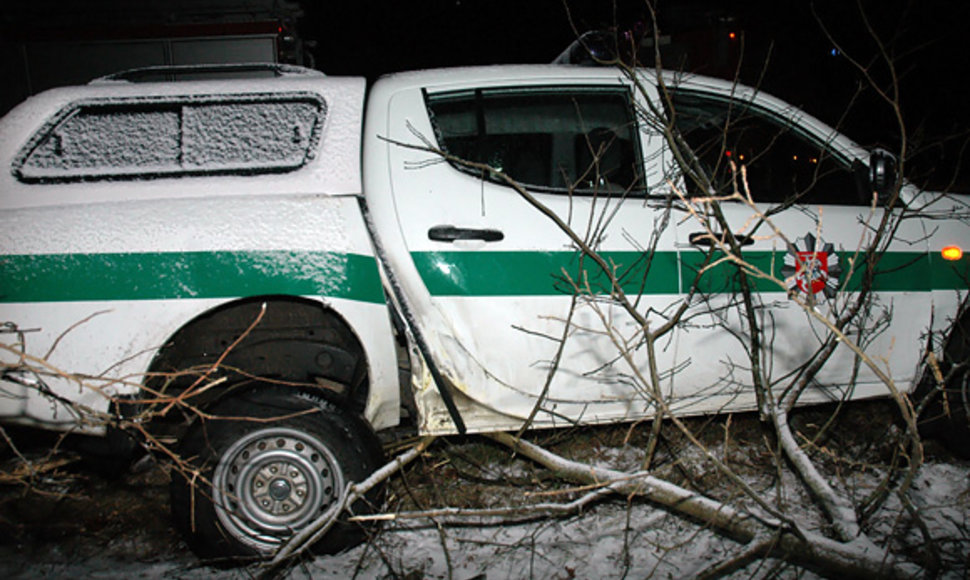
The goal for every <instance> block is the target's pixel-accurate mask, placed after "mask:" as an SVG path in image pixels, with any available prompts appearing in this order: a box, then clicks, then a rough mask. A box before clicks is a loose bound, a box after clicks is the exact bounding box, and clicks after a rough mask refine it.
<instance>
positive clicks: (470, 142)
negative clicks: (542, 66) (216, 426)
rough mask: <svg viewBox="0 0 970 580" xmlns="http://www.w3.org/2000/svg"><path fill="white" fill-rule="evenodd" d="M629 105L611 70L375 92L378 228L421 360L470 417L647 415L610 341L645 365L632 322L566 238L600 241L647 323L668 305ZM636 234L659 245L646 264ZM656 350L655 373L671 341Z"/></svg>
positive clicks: (669, 285) (544, 419) (668, 283)
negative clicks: (381, 101)
mask: <svg viewBox="0 0 970 580" xmlns="http://www.w3.org/2000/svg"><path fill="white" fill-rule="evenodd" d="M560 70H561V69H560ZM373 102H374V101H373V99H372V105H373ZM636 109H637V103H636V102H635V99H634V97H633V94H632V91H631V89H630V87H629V86H628V85H627V84H626V83H625V82H622V81H621V80H619V79H617V78H616V74H615V73H612V76H606V75H597V76H596V78H562V77H561V76H557V77H556V78H552V79H542V78H541V76H540V78H538V80H536V77H532V78H530V80H529V81H523V80H520V79H515V78H488V79H477V80H475V79H473V80H470V81H469V82H467V83H463V82H456V81H453V80H448V81H442V80H440V79H437V80H434V82H426V83H423V84H421V86H420V87H408V88H406V89H402V90H398V91H396V92H395V93H394V94H393V96H392V97H390V99H389V108H388V119H389V120H388V122H387V131H388V138H389V139H388V140H387V141H388V142H389V143H388V145H387V147H386V150H385V151H386V155H387V161H388V172H389V175H390V181H391V189H392V190H393V191H392V195H393V200H394V209H395V218H396V220H395V221H396V225H397V227H398V228H399V233H400V240H401V242H402V246H403V247H396V246H395V244H394V242H393V241H392V242H390V243H387V241H388V239H387V232H385V231H384V230H383V229H382V230H381V236H382V238H384V239H385V245H386V246H390V247H386V248H385V250H386V253H387V256H388V259H389V261H390V262H391V264H392V267H393V268H394V269H395V273H396V274H397V275H398V276H399V277H400V278H401V284H402V286H403V287H404V288H405V290H406V293H407V295H408V299H409V301H410V302H411V306H412V309H413V311H414V312H415V313H416V318H417V320H418V324H419V325H420V326H421V329H422V331H423V333H424V334H425V337H426V339H427V342H428V344H429V347H430V350H431V351H432V352H433V358H434V362H435V363H436V364H437V365H438V367H439V369H440V370H441V371H442V373H443V374H445V375H446V376H447V377H448V378H449V379H450V380H451V381H453V383H454V385H455V386H456V387H457V390H459V391H461V393H462V394H463V395H465V396H467V399H470V400H471V401H473V402H474V403H475V404H476V405H475V407H476V408H478V409H488V410H490V413H492V414H491V415H490V416H489V417H488V418H482V419H479V418H476V417H477V415H476V414H475V413H468V414H467V416H466V417H465V421H466V423H467V424H468V427H469V429H472V430H476V429H494V428H500V427H506V426H513V425H517V424H520V423H521V421H522V420H524V419H526V418H529V417H532V418H533V420H534V422H535V424H536V425H563V424H569V423H570V422H574V421H583V422H593V421H606V420H612V419H616V418H630V417H637V416H642V415H644V414H646V413H649V412H651V411H652V404H651V402H650V397H649V396H647V395H646V394H645V390H644V384H643V382H642V380H641V379H640V378H639V377H638V376H637V372H635V371H634V370H633V367H631V366H630V365H629V364H628V361H627V360H625V358H624V356H623V354H622V353H623V352H627V353H629V357H630V359H629V360H633V361H636V362H637V364H640V365H641V368H645V365H643V362H644V360H643V355H642V334H641V333H640V329H639V328H638V327H637V326H636V325H635V324H633V322H632V320H631V319H630V318H629V317H628V316H626V315H625V314H624V313H623V312H622V311H621V310H620V309H618V308H617V307H616V306H615V305H614V303H613V301H611V300H609V299H608V297H609V295H610V293H611V286H610V282H609V278H608V276H606V275H605V274H604V272H603V270H602V268H600V267H598V266H596V265H595V264H593V263H592V261H591V260H590V259H589V258H588V257H584V255H583V253H582V252H581V251H580V246H581V245H583V244H585V245H588V246H589V247H591V248H593V249H596V250H597V251H600V252H602V255H603V256H604V257H605V258H606V259H607V260H609V268H610V269H611V270H612V272H613V274H614V275H615V276H616V277H617V278H618V279H619V280H620V281H621V284H622V287H623V289H624V290H625V291H626V292H628V293H630V294H631V295H632V296H633V301H634V303H635V304H636V305H637V308H638V309H639V311H641V312H643V313H648V315H649V316H650V317H651V319H653V320H656V321H657V323H660V322H661V321H663V320H664V317H665V316H666V313H667V312H669V310H670V309H671V307H672V305H673V304H675V303H676V302H677V300H678V293H679V276H678V271H677V267H678V266H677V260H676V255H675V252H674V250H675V244H674V234H675V230H674V227H673V226H670V225H668V224H666V223H665V220H666V218H667V217H668V212H667V210H666V202H665V193H666V192H664V191H663V190H662V188H661V187H660V184H662V183H663V180H662V178H661V176H660V175H658V174H653V175H650V174H645V173H644V162H643V161H644V157H645V156H646V155H650V154H651V153H652V152H656V151H659V137H658V136H657V135H654V134H651V133H650V132H649V131H648V130H646V129H644V128H643V127H641V126H639V124H638V123H637V120H636V119H637V115H636ZM402 143H404V144H411V145H417V147H409V146H404V145H401V144H402ZM428 148H433V149H440V150H442V152H443V153H445V154H446V155H448V156H453V158H450V159H447V160H446V159H443V158H442V155H440V154H438V153H435V152H431V151H428V150H427V149H428ZM458 159H463V160H467V161H470V162H472V163H471V164H463V163H462V162H460V161H458ZM486 167H489V168H492V169H495V170H500V171H501V172H502V174H498V173H496V172H494V171H491V170H489V169H487V168H486ZM504 176H508V177H510V178H512V179H514V180H515V181H516V182H518V183H520V184H521V185H522V187H523V188H524V189H525V190H527V193H528V194H527V195H525V196H524V195H522V194H521V193H520V192H518V191H517V190H516V189H515V188H514V187H513V186H511V185H510V184H509V183H508V182H507V181H506V179H505V177H504ZM373 193H374V192H373V191H372V190H370V189H368V195H369V196H370V195H372V194H373ZM379 211H380V210H379V209H378V208H375V212H376V213H379ZM378 221H381V219H380V216H378ZM381 223H383V224H387V223H388V222H386V221H381ZM381 227H382V228H383V226H381ZM567 229H568V230H569V231H571V232H572V234H570V233H567V231H566V230H567ZM572 236H575V237H572ZM651 246H655V247H657V248H660V249H662V250H663V251H661V252H660V253H658V254H657V255H656V256H655V257H654V259H653V260H648V259H647V255H648V254H647V250H648V249H649V248H650V247H651ZM641 293H642V296H640V294H641ZM664 347H665V349H666V350H665V349H664V348H662V349H661V352H660V356H661V358H662V359H663V361H662V363H661V367H662V368H664V369H668V368H669V366H670V365H671V364H672V363H673V358H674V355H673V347H674V343H673V341H672V340H668V341H667V342H666V343H665V345H664Z"/></svg>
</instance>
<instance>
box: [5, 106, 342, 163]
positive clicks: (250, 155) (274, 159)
mask: <svg viewBox="0 0 970 580" xmlns="http://www.w3.org/2000/svg"><path fill="white" fill-rule="evenodd" d="M325 114H326V104H325V103H324V102H323V100H322V99H321V98H320V97H319V96H318V95H313V94H304V93H298V94H289V95H231V96H218V97H215V96H214V97H208V98H206V97H203V98H198V97H193V98H183V99H123V100H109V101H88V102H82V103H75V104H72V105H71V106H70V107H68V108H66V109H65V110H63V111H62V112H61V113H60V114H58V115H57V116H56V117H55V118H54V120H52V122H50V123H48V124H47V125H45V126H44V128H42V129H41V130H40V131H38V132H37V133H36V134H35V135H34V136H33V137H32V138H31V139H30V141H28V143H27V145H26V146H25V147H24V148H23V149H22V150H21V153H20V155H19V156H18V157H17V160H16V161H15V162H14V167H13V171H14V174H15V175H16V176H17V177H18V178H19V179H21V180H23V181H64V180H67V181H70V180H89V179H133V178H152V177H171V176H178V175H208V174H213V175H219V174H226V173H243V174H253V173H267V172H280V171H291V170H294V169H297V168H299V167H300V166H302V165H303V164H305V163H306V162H307V161H308V160H309V159H310V158H311V157H312V155H313V151H314V150H315V145H316V142H317V140H318V138H319V132H320V127H321V125H322V123H323V119H324V117H325Z"/></svg>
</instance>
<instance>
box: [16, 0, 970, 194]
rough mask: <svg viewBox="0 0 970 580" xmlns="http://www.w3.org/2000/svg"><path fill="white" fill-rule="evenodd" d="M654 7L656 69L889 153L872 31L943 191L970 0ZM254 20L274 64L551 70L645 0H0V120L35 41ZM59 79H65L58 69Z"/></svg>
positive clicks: (891, 127) (968, 68)
mask: <svg viewBox="0 0 970 580" xmlns="http://www.w3.org/2000/svg"><path fill="white" fill-rule="evenodd" d="M658 4H659V6H658V8H657V16H656V20H657V26H658V28H659V33H660V36H661V42H660V44H661V49H662V50H663V53H664V62H665V66H666V67H667V68H677V69H685V70H689V71H692V72H696V73H699V74H707V75H713V76H720V77H724V78H733V77H734V76H735V71H737V73H738V76H739V77H740V80H741V82H743V83H745V84H750V85H758V86H761V87H762V88H763V89H764V90H765V91H767V92H769V93H772V94H774V95H776V96H778V97H780V98H782V99H784V100H786V101H789V102H791V103H793V104H796V105H798V106H800V107H802V108H804V109H806V110H807V111H809V112H810V113H812V114H814V115H816V116H818V117H820V118H821V119H822V120H824V121H826V122H828V123H829V124H832V125H839V126H840V127H841V128H842V129H843V130H844V131H845V132H846V133H848V134H849V135H850V136H851V137H853V138H854V139H856V140H857V141H859V142H860V143H861V144H863V145H865V146H873V145H881V146H884V147H888V148H890V149H891V150H894V151H895V150H898V145H899V131H898V128H897V125H896V123H895V122H894V118H893V111H892V110H891V109H890V108H889V107H888V106H886V105H885V104H884V103H882V102H881V100H880V99H879V98H878V97H877V96H876V95H875V93H874V91H872V90H871V89H867V90H865V91H863V92H861V93H860V94H857V91H858V89H859V87H860V85H861V84H862V75H861V74H860V72H859V70H858V69H857V68H856V67H855V66H853V65H852V64H851V62H850V59H855V60H856V61H857V62H859V63H863V64H866V65H868V64H870V63H873V62H876V64H875V65H873V66H872V67H871V68H870V69H869V70H870V71H871V73H872V76H873V79H874V80H875V81H876V82H877V83H879V84H880V85H881V86H883V87H888V80H889V78H890V77H889V69H888V68H887V67H886V66H885V64H884V62H879V60H878V59H877V58H876V55H877V54H878V53H879V50H880V47H879V46H878V45H877V44H876V43H875V42H874V41H873V40H872V37H871V35H870V34H869V33H868V31H867V30H868V29H869V28H871V29H872V30H873V31H874V32H875V33H876V35H877V36H878V38H879V39H880V40H881V41H882V43H883V49H884V50H885V51H886V53H887V54H889V55H891V56H892V58H893V60H894V62H895V64H896V74H897V75H898V78H899V82H900V88H901V94H900V100H901V103H902V112H903V116H904V120H905V122H906V126H907V132H908V139H909V140H908V141H907V146H908V151H909V155H908V157H909V161H908V163H909V167H908V170H907V173H908V174H909V175H910V177H911V178H914V179H916V180H917V181H919V182H921V183H925V181H926V180H929V183H926V184H927V185H929V186H931V187H936V188H939V187H944V186H946V185H947V184H948V182H949V181H950V180H951V179H952V178H953V177H954V176H955V175H957V173H955V172H956V170H957V168H959V166H960V165H961V160H964V159H967V154H966V153H965V152H964V151H963V150H964V145H965V142H966V140H967V137H968V127H970V113H968V112H967V110H968V108H967V105H966V97H965V96H964V93H963V92H962V88H963V86H964V85H965V84H966V81H965V79H966V78H967V77H968V73H970V62H968V61H970V59H968V56H970V50H968V49H967V47H966V42H965V38H964V37H965V32H964V31H965V28H966V23H967V22H968V20H970V3H968V2H965V1H963V0H925V1H919V0H886V1H878V2H877V1H868V0H861V1H860V2H855V1H842V0H820V1H817V2H808V1H794V0H789V1H785V0H781V1H768V0H733V1H721V2H718V1H713V0H681V1H678V2H672V1H667V2H659V3H658ZM863 13H864V14H865V18H863V16H862V14H863ZM257 24H258V25H260V26H264V27H265V26H270V27H271V28H272V29H273V30H274V33H275V31H276V30H277V26H278V30H279V36H280V39H283V38H284V37H285V38H286V39H288V40H292V42H286V41H283V40H281V41H280V45H279V60H281V61H283V62H294V63H297V64H303V65H308V66H313V67H315V68H318V69H320V70H322V71H324V72H325V73H327V74H330V75H362V76H366V77H368V79H370V80H372V81H373V80H375V79H376V78H377V77H379V76H380V75H382V74H387V73H392V72H396V71H402V70H412V69H421V68H435V67H444V66H463V65H478V64H502V63H548V62H550V61H552V60H553V59H554V58H555V57H556V56H557V55H558V54H559V53H560V52H562V51H563V49H565V48H566V47H567V46H568V45H569V44H570V42H572V41H573V40H574V39H575V38H576V35H577V33H583V32H586V31H589V30H603V29H615V30H618V31H620V32H621V33H630V34H632V35H633V37H636V38H642V37H645V36H646V37H652V18H651V13H650V11H649V10H648V9H647V7H646V4H645V2H644V1H643V0H618V1H616V2H610V1H599V2H592V1H568V0H567V1H565V2H564V1H563V0H422V1H413V2H382V1H377V0H360V1H357V2H324V1H312V0H302V1H295V0H196V1H191V0H170V1H167V2H165V1H161V0H87V1H85V2H64V1H58V0H34V1H33V2H30V3H21V2H19V0H3V1H2V2H0V57H2V58H0V78H2V79H4V82H3V85H2V95H0V97H2V98H0V112H6V111H7V110H9V109H10V108H11V107H12V106H13V105H14V104H16V103H17V102H19V101H21V100H23V98H25V97H26V96H27V95H28V94H31V93H36V92H38V91H39V90H41V89H43V88H46V86H44V85H45V84H46V85H52V84H55V83H54V81H45V82H33V83H31V82H26V83H25V82H24V81H21V80H19V78H20V77H23V76H24V74H25V73H24V70H25V69H28V68H29V66H28V65H27V64H24V63H23V62H22V61H23V57H22V55H23V54H26V53H27V50H28V49H29V48H30V47H32V46H35V45H36V44H37V43H48V44H50V43H57V42H63V41H69V42H84V41H88V40H102V39H106V38H107V39H111V40H117V39H120V40H125V39H130V38H146V37H152V36H164V35H169V36H190V35H195V36H199V35H213V34H214V35H219V34H229V33H235V32H237V31H243V32H245V31H247V30H252V29H254V26H256V25H257ZM823 27H824V29H823ZM825 30H827V31H828V32H829V33H830V34H831V35H832V38H833V39H834V40H835V43H833V42H832V40H831V39H829V38H827V36H826V32H825ZM230 31H231V32H230ZM836 43H837V44H838V46H839V47H841V49H842V50H841V51H840V50H839V49H838V48H836ZM641 46H642V47H643V46H645V45H641ZM643 50H644V51H645V52H648V53H649V52H651V51H652V49H650V48H649V47H646V48H643ZM55 66H56V65H55ZM64 66H65V68H70V65H67V64H65V65H64ZM92 66H93V65H92ZM101 66H102V67H103V68H102V69H96V70H97V71H98V72H97V73H96V74H106V73H107V72H113V71H114V70H117V67H114V68H112V65H111V64H110V63H107V62H105V63H101ZM35 68H36V67H35ZM62 72H63V73H64V74H63V75H62V76H69V75H68V73H69V71H62ZM27 74H36V72H35V71H32V72H31V73H27ZM96 74H85V73H84V72H82V71H80V70H78V71H77V72H76V73H75V76H74V77H73V78H71V79H70V82H72V83H75V82H84V80H86V79H87V78H90V77H91V76H96ZM25 86H26V87H27V88H25ZM850 103H852V106H851V107H849V106H848V105H849V104H850ZM963 164H966V163H965V162H963ZM966 173H967V172H966V171H963V172H959V174H958V176H959V186H960V189H963V190H970V187H967V185H970V176H968V175H966Z"/></svg>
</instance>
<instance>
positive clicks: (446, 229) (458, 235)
mask: <svg viewBox="0 0 970 580" xmlns="http://www.w3.org/2000/svg"><path fill="white" fill-rule="evenodd" d="M428 239H431V240H434V241H436V242H454V241H456V240H482V241H485V242H500V241H502V240H504V239H505V234H503V233H502V232H501V231H499V230H487V229H486V230H480V229H474V228H456V227H455V226H434V227H433V228H431V229H430V230H428Z"/></svg>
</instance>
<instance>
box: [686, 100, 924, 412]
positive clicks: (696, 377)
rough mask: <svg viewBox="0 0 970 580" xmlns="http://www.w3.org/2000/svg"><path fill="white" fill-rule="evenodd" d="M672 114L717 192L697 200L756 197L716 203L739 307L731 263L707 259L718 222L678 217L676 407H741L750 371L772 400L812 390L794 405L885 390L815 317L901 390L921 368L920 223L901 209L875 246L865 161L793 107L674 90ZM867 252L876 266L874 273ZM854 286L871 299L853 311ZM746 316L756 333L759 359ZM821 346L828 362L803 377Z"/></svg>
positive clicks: (699, 194) (696, 193)
mask: <svg viewBox="0 0 970 580" xmlns="http://www.w3.org/2000/svg"><path fill="white" fill-rule="evenodd" d="M670 110H671V111H672V112H673V113H672V114H673V116H674V119H675V122H676V126H677V127H678V129H679V130H680V134H681V135H682V136H683V137H684V140H685V141H686V144H687V145H688V147H689V149H690V150H691V151H692V153H693V154H694V155H696V159H697V160H698V161H699V162H700V163H699V165H700V167H701V168H702V171H703V173H704V174H706V175H707V176H708V177H709V179H710V181H711V182H712V185H713V188H714V191H702V184H701V183H698V182H697V181H696V180H694V181H692V180H688V181H687V183H686V184H685V187H686V189H687V192H688V194H689V195H690V196H692V198H693V199H694V200H695V202H697V201H698V200H700V199H702V198H704V197H705V196H709V195H711V194H714V195H715V196H722V197H723V196H728V195H730V194H731V193H732V192H733V191H735V188H737V190H738V191H740V192H741V193H742V194H744V195H750V198H751V201H752V202H753V206H752V204H751V203H744V202H742V201H738V200H729V201H722V202H721V203H720V204H719V207H720V209H721V211H722V213H723V216H724V219H725V221H726V222H727V225H728V227H729V228H730V229H731V230H732V231H733V232H734V234H735V236H736V239H737V241H738V243H739V244H740V248H741V250H742V254H741V257H742V258H743V259H744V262H745V265H744V266H743V267H744V268H745V269H746V270H747V271H748V275H747V279H748V283H749V285H750V287H751V288H752V289H753V292H752V294H751V297H752V300H753V304H754V307H755V308H754V309H753V310H751V309H749V308H746V307H745V306H744V303H743V299H742V298H743V296H742V294H741V287H740V283H739V279H738V267H739V266H738V265H737V264H735V263H730V262H726V261H723V257H724V256H723V254H722V253H720V252H717V251H714V252H712V251H711V249H712V243H714V241H715V240H716V236H717V235H721V233H722V232H723V228H722V224H721V223H718V220H715V219H714V218H713V217H711V213H710V212H708V213H707V218H706V220H699V219H695V218H692V219H686V220H682V221H680V222H679V225H678V229H679V233H678V239H679V241H680V242H681V244H682V245H683V248H682V254H681V255H682V259H683V263H684V275H685V276H684V279H683V284H684V285H685V286H689V285H691V284H693V283H695V281H696V282H697V288H698V290H699V292H698V293H697V296H696V297H695V304H694V305H693V307H692V310H691V317H690V320H691V323H690V324H689V325H687V326H685V328H684V329H683V330H684V332H683V333H682V334H681V337H680V340H681V352H683V353H684V358H683V359H682V360H681V361H680V362H681V363H682V364H683V366H684V367H685V368H688V369H691V368H692V369H693V370H691V371H688V372H689V373H690V376H691V377H692V385H691V386H690V387H689V388H687V389H684V390H682V391H681V394H682V395H689V400H686V401H684V402H683V405H686V406H688V407H689V406H691V405H693V406H698V405H700V406H704V407H709V408H712V409H729V408H750V407H751V406H752V405H753V404H754V397H753V396H752V391H751V387H750V385H752V384H753V378H752V370H757V371H759V372H760V375H761V376H762V377H763V378H764V384H767V385H770V386H771V387H772V392H773V393H774V394H775V395H776V396H781V395H782V394H783V393H786V392H791V391H786V389H788V388H789V387H797V386H798V385H800V384H803V383H804V384H808V385H810V386H811V387H812V388H810V389H808V390H807V391H806V392H805V393H804V395H803V396H802V397H801V400H803V401H805V400H813V401H824V400H838V399H842V398H846V397H859V396H872V395H878V394H886V393H887V390H886V388H885V386H884V385H882V384H880V382H879V380H878V377H877V375H876V373H874V372H873V371H872V369H871V368H870V367H869V366H868V365H866V364H863V361H862V360H860V359H859V358H858V357H857V356H856V355H855V354H854V353H853V351H852V350H851V349H849V348H848V347H847V346H846V345H845V344H844V342H843V341H840V340H838V339H837V337H836V335H834V334H833V333H832V332H831V329H830V328H828V327H827V326H826V324H825V323H823V322H822V321H820V320H819V317H824V318H825V319H827V320H829V321H831V322H833V323H839V321H840V319H843V318H847V317H848V318H851V322H849V323H848V324H847V325H845V326H844V331H845V335H846V336H847V338H848V339H849V340H851V341H852V342H854V343H855V344H857V345H859V346H860V347H862V348H863V349H865V351H866V353H867V354H868V355H869V356H870V357H871V359H872V361H873V362H874V363H875V364H877V365H878V366H879V367H880V369H881V370H883V371H885V372H886V374H888V375H890V376H892V377H893V378H894V379H896V380H898V381H900V385H899V386H900V387H901V388H902V387H905V386H908V382H904V381H909V380H910V379H911V378H912V376H913V373H914V372H915V371H916V370H917V368H918V363H919V359H920V356H921V348H920V347H921V343H920V335H921V333H922V332H923V331H924V330H925V328H926V327H927V325H928V323H929V321H930V300H929V293H928V292H926V291H925V290H928V287H925V286H926V284H928V280H927V278H926V276H925V275H923V274H925V272H926V270H925V268H926V267H927V266H928V261H927V254H926V241H925V240H926V233H925V232H924V230H923V227H924V226H923V223H922V220H919V219H914V218H912V217H909V218H907V219H903V220H899V217H900V213H901V211H903V210H902V209H901V205H902V204H901V203H900V204H899V205H898V206H897V208H896V209H894V210H892V214H891V215H890V216H888V218H889V219H888V221H887V223H888V224H889V229H888V231H887V232H885V234H884V235H883V237H882V238H881V240H877V238H876V232H877V231H878V230H879V228H880V225H881V224H882V221H883V219H884V217H886V216H885V213H886V212H887V211H889V210H887V209H885V207H884V204H883V203H882V202H880V203H878V204H875V205H874V204H873V199H872V193H871V190H869V189H867V187H866V182H865V180H864V179H860V178H859V177H860V176H859V172H860V171H861V172H863V173H862V175H864V172H865V167H864V166H863V163H864V161H863V160H862V159H860V158H859V156H858V153H855V155H856V156H855V157H854V158H853V157H852V154H853V150H852V148H851V147H850V145H851V144H847V143H846V142H844V138H843V137H841V136H838V135H837V134H835V133H833V132H832V131H831V130H830V129H827V128H825V127H824V126H822V125H820V124H818V123H817V122H816V121H813V120H811V119H809V118H807V117H805V116H804V115H803V114H801V113H798V112H797V110H795V109H793V108H787V109H785V108H782V107H780V104H778V103H777V102H776V101H774V100H766V101H765V102H764V103H760V102H759V100H758V99H757V98H755V99H754V100H753V101H750V100H749V101H747V102H745V101H742V100H740V99H736V98H735V99H733V98H731V96H730V95H727V94H723V93H718V92H715V91H713V90H711V91H705V90H688V89H682V90H679V91H676V92H674V93H673V98H672V102H671V106H670ZM853 159H854V160H853ZM731 162H733V164H734V167H735V168H736V169H735V171H732V169H731ZM741 167H744V170H745V171H744V174H742V173H741V172H740V169H741ZM702 205H703V204H697V203H695V206H696V207H702ZM710 234H715V236H713V237H712V236H711V235H710ZM873 247H875V249H876V252H875V253H874V254H873V255H871V256H870V255H869V254H867V252H868V251H869V250H870V249H872V248H873ZM873 258H875V259H877V260H878V261H877V262H874V263H872V264H874V265H871V264H870V260H871V259H873ZM705 268H707V270H706V271H704V272H703V276H700V277H699V278H698V277H697V273H698V272H701V271H702V270H704V269H705ZM873 272H875V274H874V275H872V274H873ZM870 275H871V278H870ZM864 287H869V288H871V290H872V292H871V293H870V294H869V296H870V298H871V300H869V301H866V302H865V303H863V304H861V305H860V303H859V296H860V294H859V292H860V290H862V289H863V288H864ZM799 302H800V303H801V305H799V304H798V303H799ZM855 309H858V311H857V312H856V310H855ZM749 312H750V313H752V316H753V318H754V319H755V320H756V322H757V327H758V328H759V331H758V338H759V344H760V348H758V350H757V351H756V352H755V351H752V344H754V343H753V342H752V341H751V336H752V331H751V324H750V320H751V318H749ZM813 314H814V315H813ZM816 315H817V316H816ZM840 343H841V344H840ZM830 344H832V345H835V346H836V348H835V350H834V354H833V355H832V356H831V358H830V359H829V360H828V361H827V362H826V363H825V364H824V365H822V366H821V369H820V370H818V371H817V372H811V367H812V366H813V365H815V364H816V363H817V362H818V361H819V360H820V357H821V356H822V355H823V354H824V352H825V350H826V347H827V345H830ZM809 376H810V377H811V380H809V381H806V380H805V379H806V377H809Z"/></svg>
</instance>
